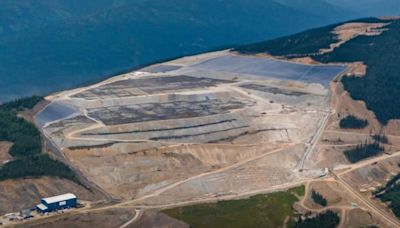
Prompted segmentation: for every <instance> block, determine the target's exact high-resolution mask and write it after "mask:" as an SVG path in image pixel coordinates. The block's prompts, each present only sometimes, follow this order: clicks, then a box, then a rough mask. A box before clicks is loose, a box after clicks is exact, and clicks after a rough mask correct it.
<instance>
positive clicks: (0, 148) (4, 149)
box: [0, 141, 12, 164]
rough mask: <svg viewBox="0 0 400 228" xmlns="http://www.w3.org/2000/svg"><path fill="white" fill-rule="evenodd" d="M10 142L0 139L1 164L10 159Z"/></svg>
mask: <svg viewBox="0 0 400 228" xmlns="http://www.w3.org/2000/svg"><path fill="white" fill-rule="evenodd" d="M11 146H12V143H10V142H4V141H0V164H3V163H5V162H7V161H9V160H11V159H12V157H11V155H10V154H9V153H8V152H9V151H10V148H11Z"/></svg>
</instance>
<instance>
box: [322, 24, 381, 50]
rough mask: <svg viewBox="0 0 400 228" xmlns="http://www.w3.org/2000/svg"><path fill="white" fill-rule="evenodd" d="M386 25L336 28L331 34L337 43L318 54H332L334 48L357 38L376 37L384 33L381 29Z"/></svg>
mask: <svg viewBox="0 0 400 228" xmlns="http://www.w3.org/2000/svg"><path fill="white" fill-rule="evenodd" d="M386 25H387V23H347V24H343V25H341V26H338V27H336V28H335V30H334V31H333V32H332V33H333V34H335V35H337V36H338V39H339V41H338V42H337V43H334V44H331V45H330V48H327V49H321V50H320V53H322V54H324V53H328V52H332V51H333V50H334V49H335V48H337V47H339V46H340V45H342V44H344V43H346V42H347V41H349V40H351V39H354V38H355V37H357V36H361V35H363V36H378V35H380V34H381V33H382V32H384V31H386V30H385V29H383V27H384V26H386Z"/></svg>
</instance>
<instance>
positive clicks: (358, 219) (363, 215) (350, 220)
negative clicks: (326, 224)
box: [343, 208, 387, 228]
mask: <svg viewBox="0 0 400 228" xmlns="http://www.w3.org/2000/svg"><path fill="white" fill-rule="evenodd" d="M370 226H376V227H387V226H386V225H384V224H383V223H380V222H379V220H377V219H376V218H374V216H373V215H372V214H371V213H370V212H368V211H365V210H362V209H360V208H357V209H353V210H350V211H347V212H346V215H345V221H344V226H343V227H349V228H350V227H351V228H358V227H370Z"/></svg>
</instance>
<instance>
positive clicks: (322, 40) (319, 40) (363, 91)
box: [237, 18, 400, 124]
mask: <svg viewBox="0 0 400 228" xmlns="http://www.w3.org/2000/svg"><path fill="white" fill-rule="evenodd" d="M352 22H353V23H355V22H375V23H390V24H388V25H387V26H385V27H384V29H385V30H387V31H384V32H383V33H382V34H381V35H378V36H358V37H356V38H354V39H351V40H349V41H347V42H346V43H344V44H342V45H341V46H340V47H337V48H335V49H334V50H333V51H332V52H328V53H319V50H320V49H324V48H328V47H329V45H330V44H331V43H335V42H337V41H338V37H337V36H336V35H334V34H332V33H331V31H332V30H333V29H334V28H335V27H337V26H339V24H337V25H332V26H328V27H323V28H318V29H313V30H309V31H306V32H302V33H299V34H296V35H292V36H288V37H283V38H279V39H276V40H272V41H266V42H260V43H256V44H253V45H247V46H243V47H240V48H238V49H237V50H238V51H240V52H245V53H258V52H268V53H271V54H273V55H284V56H287V57H294V56H311V57H312V58H313V59H315V60H317V61H320V62H324V63H329V62H356V61H362V62H363V63H364V64H366V65H367V67H368V69H367V72H366V75H365V76H364V77H361V78H360V77H344V78H343V80H342V82H343V84H344V86H345V89H346V90H347V91H349V92H350V94H351V96H352V98H354V99H356V100H363V101H365V102H366V105H367V107H368V109H370V110H372V111H373V112H374V113H375V115H376V117H377V118H378V120H379V121H380V122H381V123H383V124H387V123H388V121H389V120H391V119H399V118H400V109H399V107H400V101H399V99H397V97H398V96H399V95H400V90H399V89H400V84H399V83H398V76H399V72H400V68H399V62H400V52H399V50H400V42H399V39H398V37H399V36H400V34H399V33H400V20H394V21H390V20H379V19H375V18H368V19H362V20H356V21H352Z"/></svg>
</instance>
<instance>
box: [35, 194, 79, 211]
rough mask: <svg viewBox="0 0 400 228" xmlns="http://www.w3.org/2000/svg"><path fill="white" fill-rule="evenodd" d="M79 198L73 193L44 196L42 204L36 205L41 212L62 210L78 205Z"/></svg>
mask: <svg viewBox="0 0 400 228" xmlns="http://www.w3.org/2000/svg"><path fill="white" fill-rule="evenodd" d="M76 205H77V198H76V195H74V194H72V193H67V194H64V195H59V196H53V197H48V198H42V200H41V201H40V204H38V205H36V210H37V211H38V212H40V213H47V212H51V211H57V210H62V209H66V208H71V207H76Z"/></svg>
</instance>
